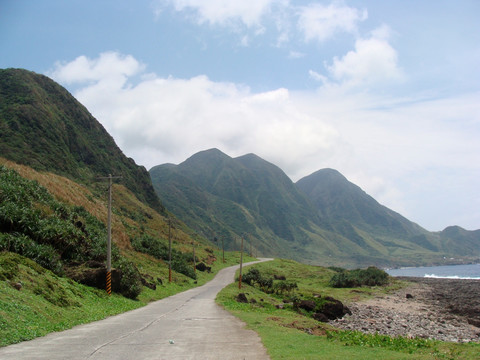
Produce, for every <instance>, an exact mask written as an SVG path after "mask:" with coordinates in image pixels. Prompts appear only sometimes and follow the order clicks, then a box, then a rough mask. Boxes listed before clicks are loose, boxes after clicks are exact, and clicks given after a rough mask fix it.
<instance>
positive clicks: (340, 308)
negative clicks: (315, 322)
mask: <svg viewBox="0 0 480 360" xmlns="http://www.w3.org/2000/svg"><path fill="white" fill-rule="evenodd" d="M325 299H326V300H327V301H326V302H325V303H324V304H323V306H322V308H321V310H320V311H319V313H321V314H323V315H325V317H326V318H327V319H329V320H335V319H339V318H342V317H344V316H345V315H347V314H349V315H351V314H352V312H351V311H350V309H349V308H348V307H347V306H345V305H343V303H342V302H341V301H340V300H337V299H334V298H332V297H326V298H325Z"/></svg>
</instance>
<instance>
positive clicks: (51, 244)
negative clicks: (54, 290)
mask: <svg viewBox="0 0 480 360" xmlns="http://www.w3.org/2000/svg"><path fill="white" fill-rule="evenodd" d="M106 243H107V241H106V231H105V225H104V224H103V223H102V222H100V221H99V220H98V219H97V218H95V217H94V216H92V215H91V214H90V213H88V212H87V211H86V210H85V209H84V208H83V207H81V206H67V205H64V204H62V203H60V202H58V201H56V200H55V199H54V198H53V196H51V195H50V193H49V192H48V191H47V190H46V189H45V188H44V187H42V186H40V185H39V184H38V183H37V182H36V181H31V180H27V179H25V178H23V177H21V176H20V175H19V174H18V173H17V172H16V171H14V170H11V169H8V168H6V167H5V166H3V165H0V251H10V252H15V253H17V254H20V255H23V256H25V257H27V258H29V259H31V260H33V261H35V262H36V263H37V264H39V265H41V266H43V267H44V268H46V269H49V270H52V271H53V272H55V273H56V274H59V275H61V274H63V267H64V266H65V265H66V266H68V264H69V263H71V262H83V261H88V260H96V261H105V259H106ZM112 258H113V265H114V266H116V265H117V266H120V267H121V269H122V274H124V276H123V277H122V279H121V282H122V286H121V289H120V293H122V294H123V295H125V296H127V297H132V298H135V297H136V296H137V295H138V293H139V292H140V289H141V283H140V275H139V274H138V270H137V271H135V269H134V267H133V264H131V263H128V262H126V261H125V260H122V259H121V258H120V255H119V250H118V248H117V247H116V246H115V244H113V246H112ZM57 300H58V299H56V300H55V301H57ZM58 301H61V299H60V300H58Z"/></svg>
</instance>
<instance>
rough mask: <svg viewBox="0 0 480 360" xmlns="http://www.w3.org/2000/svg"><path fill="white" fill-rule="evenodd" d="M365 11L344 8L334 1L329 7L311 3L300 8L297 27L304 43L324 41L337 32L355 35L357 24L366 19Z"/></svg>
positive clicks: (340, 3) (341, 4) (344, 6)
mask: <svg viewBox="0 0 480 360" xmlns="http://www.w3.org/2000/svg"><path fill="white" fill-rule="evenodd" d="M367 17H368V14H367V11H366V10H363V11H360V10H358V9H355V8H352V7H349V6H346V5H344V4H343V2H339V1H334V2H332V3H331V4H330V5H328V6H325V5H322V4H316V3H312V4H310V5H308V6H305V7H301V8H300V15H299V20H298V27H299V29H300V30H301V31H302V33H303V35H304V38H305V40H306V41H311V40H317V41H319V42H323V41H326V40H328V39H330V38H331V37H333V36H334V35H335V34H336V33H337V32H346V33H352V34H355V33H356V32H357V23H358V22H360V21H363V20H365V19H367Z"/></svg>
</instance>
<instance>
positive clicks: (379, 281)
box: [329, 266, 388, 288]
mask: <svg viewBox="0 0 480 360" xmlns="http://www.w3.org/2000/svg"><path fill="white" fill-rule="evenodd" d="M387 283H388V274H387V273H386V272H385V271H383V270H381V269H378V268H376V267H374V266H370V267H369V268H367V269H357V270H345V271H342V272H339V273H336V274H334V275H333V276H332V278H331V279H330V282H329V285H330V286H331V287H335V288H351V287H359V286H382V285H385V284H387Z"/></svg>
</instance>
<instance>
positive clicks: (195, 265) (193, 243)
mask: <svg viewBox="0 0 480 360" xmlns="http://www.w3.org/2000/svg"><path fill="white" fill-rule="evenodd" d="M192 247H193V272H194V274H195V275H197V260H196V259H195V241H192Z"/></svg>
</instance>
